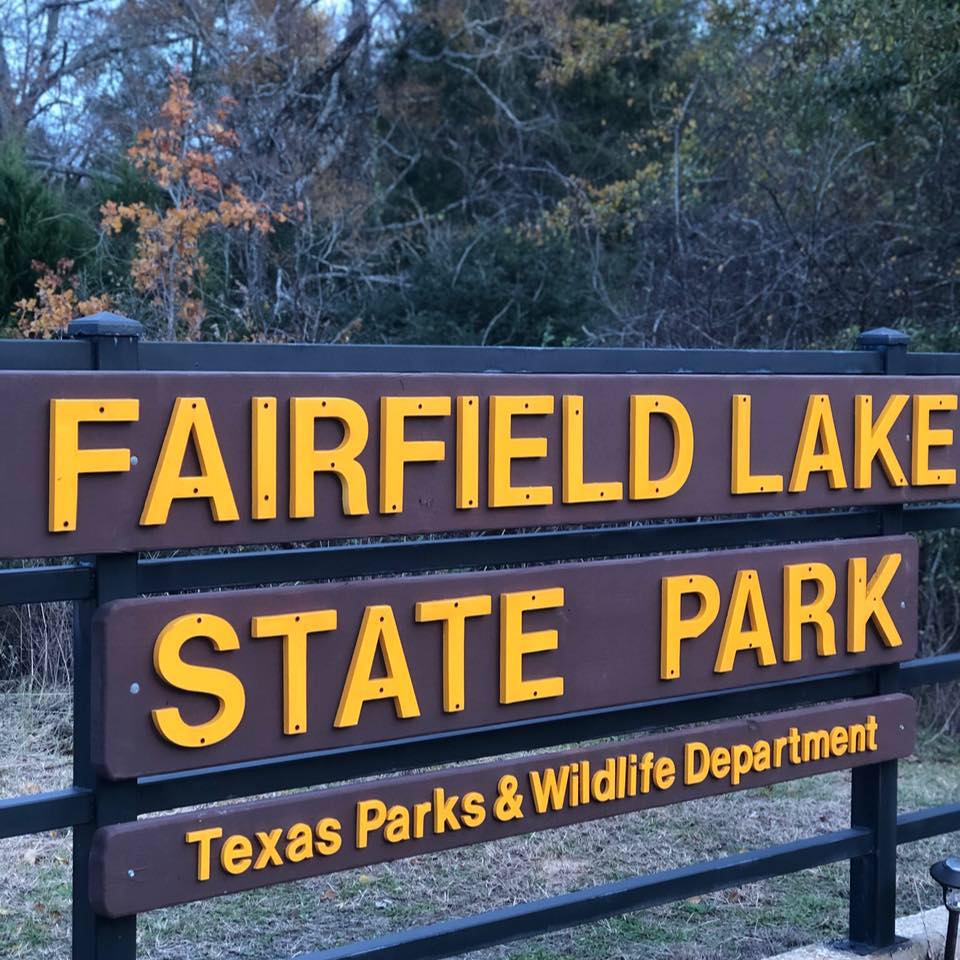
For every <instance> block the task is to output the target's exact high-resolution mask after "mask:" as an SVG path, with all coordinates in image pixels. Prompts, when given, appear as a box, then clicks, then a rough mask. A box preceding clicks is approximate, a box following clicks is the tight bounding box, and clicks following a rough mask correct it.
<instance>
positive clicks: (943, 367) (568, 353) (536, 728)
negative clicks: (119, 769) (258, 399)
mask: <svg viewBox="0 0 960 960" xmlns="http://www.w3.org/2000/svg"><path fill="white" fill-rule="evenodd" d="M128 323H129V322H128ZM137 329H138V328H137V325H136V324H130V325H129V326H125V325H124V324H122V323H121V324H120V325H119V326H115V327H109V328H103V327H100V328H98V327H96V326H95V325H93V326H91V325H90V324H82V325H80V329H79V332H80V333H81V336H80V338H79V339H76V340H66V341H54V342H35V341H0V369H6V370H60V371H62V370H91V369H99V370H109V369H113V370H118V369H126V370H130V369H138V368H139V369H144V370H167V371H169V370H204V371H214V372H215V371H223V372H226V371H240V370H256V371H261V372H263V371H267V372H270V371H276V372H284V371H286V372H306V371H319V370H322V371H339V372H347V371H364V372H416V371H431V370H435V369H437V368H442V369H444V370H447V371H453V372H486V371H498V372H510V373H559V372H578V373H608V374H618V373H691V372H692V373H727V374H748V373H750V374H768V373H770V374H772V373H777V374H802V375H816V374H821V375H826V374H831V375H863V374H874V375H876V374H883V373H890V374H893V373H896V374H909V375H925V376H930V375H952V376H957V375H960V354H926V355H924V354H910V353H908V352H907V351H906V339H905V338H904V337H902V336H901V335H898V334H894V333H892V332H889V331H887V332H872V333H870V334H865V335H864V336H863V337H862V338H861V347H862V349H860V350H856V351H829V352H827V351H803V352H801V351H735V350H716V351H705V350H694V351H686V350H684V351H681V350H629V349H614V350H579V349H574V350H528V349H520V348H516V349H515V348H473V347H470V348H462V347H419V346H418V347H386V346H382V347H381V346H370V347H363V346H351V347H341V346H325V345H321V346H300V345H298V346H274V345H241V344H166V343H139V342H138V339H137V336H136V333H137ZM958 526H960V505H958V504H933V505H923V506H910V507H905V508H900V507H895V508H889V507H888V508H883V509H853V510H843V511H836V512H831V511H816V512H807V513H800V514H796V515H786V516H784V515H780V516H761V517H748V518H738V519H725V518H717V519H709V520H703V521H698V522H683V523H649V524H641V525H620V526H609V527H591V528H572V529H571V528H565V529H557V530H543V531H530V532H524V533H517V532H510V533H499V534H497V533H489V534H484V535H478V536H470V537H464V536H454V537H446V538H433V539H421V540H408V541H401V542H396V541H390V542H374V543H361V544H337V545H323V544H319V545H311V546H305V547H295V548H294V547H285V548H282V549H276V550H264V549H257V550H251V551H242V552H234V553H220V554H197V555H186V556H163V557H157V558H145V557H137V556H136V555H129V554H126V555H117V556H98V557H92V558H78V559H77V560H76V561H75V562H72V563H57V564H50V565H39V566H38V565H33V566H23V567H8V568H7V569H3V570H0V605H8V604H25V603H48V602H53V601H70V602H73V603H74V605H75V611H76V616H75V623H76V626H75V636H74V645H75V646H74V665H75V679H74V785H73V786H72V787H70V788H67V789H65V790H59V791H54V792H50V793H44V794H37V795H32V796H22V797H13V798H7V799H2V800H0V837H10V836H17V835H22V834H28V833H34V832H40V831H46V830H53V829H58V828H72V829H73V832H74V885H73V904H74V906H73V911H74V912H73V931H74V954H73V955H74V957H75V958H84V960H134V958H135V956H136V920H135V918H126V919H121V920H106V919H104V918H102V917H99V916H97V915H96V914H94V913H93V912H92V910H91V908H90V905H89V901H88V895H87V876H86V865H87V853H88V850H89V844H90V841H91V838H92V835H93V832H94V830H95V829H96V828H97V827H98V826H101V825H104V824H108V823H117V822H123V821H125V820H133V819H135V818H136V817H137V816H138V815H140V814H144V813H150V812H155V811H160V810H166V809H170V808H173V807H179V806H186V805H190V804H199V803H207V802H213V801H218V800H225V799H230V798H236V797H243V796H248V795H251V794H256V793H262V792H265V791H267V790H269V791H277V790H288V789H295V788H301V787H305V786H308V785H318V784H325V783H330V782H333V781H336V780H347V779H353V778H358V777H364V776H368V775H371V774H374V773H376V774H380V773H383V772H388V771H404V770H410V769H414V768H422V767H425V766H430V765H435V764H444V763H448V762H450V761H453V760H457V761H462V760H466V759H472V758H478V757H483V756H489V755H492V754H498V753H501V752H503V745H504V743H505V742H508V743H509V745H510V750H511V751H515V750H534V749H540V748H544V747H549V746H555V745H557V744H563V743H569V742H574V741H581V740H585V739H594V738H603V737H611V736H617V735H621V734H626V733H631V732H636V731H640V730H654V729H657V728H662V727H667V726H672V725H677V724H680V723H684V724H685V723H698V722H705V721H710V720H716V719H720V718H725V717H731V716H736V715H739V714H743V713H753V712H761V711H765V710H773V709H786V708H790V707H794V706H800V705H803V704H811V703H816V702H819V701H824V700H830V699H839V698H849V697H865V696H871V695H874V694H877V693H886V692H893V691H895V690H911V689H914V688H916V687H919V686H923V685H927V684H932V683H941V682H947V681H954V680H958V679H960V653H955V654H948V655H944V656H939V657H930V658H926V659H921V660H916V661H913V662H911V663H908V664H905V665H903V666H902V667H893V668H890V667H886V668H880V669H875V670H873V671H856V672H845V673H836V674H831V675H827V676H820V677H816V678H812V679H804V680H794V681H789V682H782V683H777V684H768V685H764V686H757V687H750V688H744V689H735V690H730V691H725V692H720V693H711V694H706V695H698V696H690V697H683V698H676V699H672V700H665V701H662V702H656V703H639V704H628V705H626V706H619V707H614V708H608V709H604V710H600V711H592V712H586V713H570V714H566V715H561V716H557V717H552V718H549V719H541V720H536V721H525V722H520V723H511V724H501V725H499V726H495V727H487V728H483V729H478V730H467V731H463V732H456V733H447V734H442V735H433V736H424V737H418V738H411V739H408V740H404V741H394V742H392V743H390V744H387V745H382V744H381V745H377V744H374V745H370V746H361V747H352V748H346V749H339V750H329V751H324V752H320V753H313V754H301V755H295V756H290V757H284V758H280V759H270V760H262V761H256V762H252V763H242V764H232V765H229V766H220V767H213V768H209V769H204V770H200V771H190V772H187V773H179V774H171V775H162V776H154V777H144V778H141V779H139V780H136V781H122V782H110V781H106V780H102V779H101V778H99V777H98V776H97V775H96V773H95V771H94V770H93V768H92V766H91V764H90V758H89V739H90V724H91V702H90V693H91V691H90V668H91V664H90V657H91V655H90V649H89V634H90V620H91V617H92V615H93V613H94V611H95V610H96V608H97V607H98V606H99V605H100V604H102V603H104V602H106V601H107V600H110V599H116V598H120V597H134V596H140V595H148V594H157V593H168V592H170V593H173V592H178V591H190V590H199V589H206V588H211V587H218V588H219V587H224V586H248V585H253V584H271V583H283V582H288V581H307V580H310V581H313V580H324V579H334V578H335V579H344V578H349V577H361V576H365V577H368V576H380V575H389V574H398V573H411V572H417V573H425V572H429V571H439V570H453V569H462V568H466V567H479V566H500V565H514V566H515V565H518V564H525V563H553V562H560V561H565V560H573V559H578V560H582V559H594V558H600V557H624V556H630V555H640V554H652V553H663V552H673V551H686V550H701V549H710V548H721V547H732V546H744V545H757V544H764V543H776V542H784V541H812V540H821V539H831V538H841V537H842V538H849V537H863V536H878V535H881V534H888V533H894V532H901V531H902V532H922V531H932V530H945V529H952V528H955V527H958ZM852 779H853V787H852V791H851V828H850V829H848V830H843V831H838V832H834V833H829V834H826V835H822V836H818V837H813V838H808V839H804V840H800V841H797V842H795V843H790V844H784V845H780V846H773V847H768V848H766V849H763V850H758V851H752V852H749V853H744V854H739V855H737V856H734V857H727V858H724V859H720V860H714V861H708V862H704V863H699V864H695V865H692V866H689V867H684V868H682V869H679V870H672V871H669V872H665V873H658V874H654V875H651V876H644V877H634V878H630V879H627V880H623V881H619V882H617V883H610V884H604V885H601V886H596V887H592V888H588V889H585V890H581V891H577V892H575V893H571V894H566V895H563V896H558V897H551V898H548V899H544V900H540V901H535V902H531V903H525V904H521V905H518V906H514V907H509V908H506V909H502V910H495V911H490V912H486V913H482V914H479V915H477V916H474V917H469V918H460V919H455V920H450V921H446V922H444V923H441V924H436V925H433V926H428V927H423V928H419V929H411V930H406V931H403V932H401V933H398V934H393V935H390V936H386V937H382V938H379V939H377V940H373V941H367V942H364V943H358V944H353V945H350V946H346V947H341V948H337V949H334V950H327V951H323V952H320V953H316V954H311V955H310V957H311V958H312V960H346V958H356V960H359V958H365V960H373V958H387V957H389V958H391V960H402V958H414V957H416V958H426V957H446V956H450V955H452V954H456V953H463V952H467V951H470V950H474V949H478V948H480V947H484V946H490V945H493V944H498V943H503V942H506V941H508V940H512V939H516V938H519V937H525V936H531V935H534V934H539V933H544V932H547V931H549V930H554V929H559V928H561V927H568V926H573V925H576V924H580V923H585V922H589V921H591V920H595V919H598V918H601V917H606V916H610V915H613V914H617V913H623V912H625V911H628V910H636V909H639V908H642V907H647V906H652V905H655V904H663V903H668V902H670V901H672V900H676V899H680V898H685V897H689V896H691V895H693V894H699V893H706V892H710V891H713V890H718V889H722V888H724V887H728V886H732V885H737V884H742V883H746V882H750V881H755V880H760V879H763V878H766V877H773V876H777V875H781V874H785V873H791V872H794V871H798V870H803V869H807V868H810V867H816V866H820V865H824V864H828V863H833V862H837V861H839V860H846V859H849V860H850V861H851V917H850V931H851V939H852V940H853V941H855V942H858V943H863V944H868V945H872V946H888V945H889V944H891V943H892V942H893V924H894V919H895V916H894V906H895V905H894V899H893V897H894V894H895V869H896V846H897V844H900V843H909V842H913V841H916V840H920V839H923V838H926V837H931V836H935V835H938V834H942V833H947V832H950V831H954V830H960V803H956V804H948V805H945V806H940V807H934V808H929V809H926V810H919V811H914V812H911V813H906V814H901V815H900V816H899V817H897V813H896V762H895V761H889V762H887V763H883V764H874V765H872V766H868V767H864V768H861V769H858V770H855V771H853V774H852Z"/></svg>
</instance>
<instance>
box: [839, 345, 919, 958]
mask: <svg viewBox="0 0 960 960" xmlns="http://www.w3.org/2000/svg"><path fill="white" fill-rule="evenodd" d="M908 342H909V337H907V336H906V334H903V333H901V332H900V331H899V330H890V329H887V328H881V329H878V330H868V331H865V332H864V333H862V334H860V337H859V339H858V341H857V346H858V347H859V348H860V349H861V350H877V351H879V352H880V353H881V355H882V357H883V372H884V373H885V374H887V375H888V376H897V375H902V374H903V373H904V371H905V369H906V355H907V344H908ZM881 532H882V533H883V534H895V533H903V507H902V506H900V505H895V506H890V507H884V508H883V510H882V515H881ZM899 669H900V667H899V664H895V665H893V666H889V667H882V668H880V669H878V670H876V671H875V677H876V690H875V692H876V693H878V694H880V693H894V692H895V691H897V690H898V689H899V677H898V672H899ZM850 825H851V826H852V827H865V828H867V829H868V830H870V832H871V834H872V836H873V849H872V851H871V852H870V853H868V854H866V855H865V856H861V857H854V858H853V859H852V860H851V861H850V942H851V943H852V944H854V945H857V946H864V947H871V948H884V947H889V946H892V945H893V944H894V943H895V942H896V929H895V928H896V920H897V761H896V760H888V761H885V762H884V763H876V764H872V765H870V766H867V767H859V768H857V769H856V770H854V771H853V772H852V775H851V786H850Z"/></svg>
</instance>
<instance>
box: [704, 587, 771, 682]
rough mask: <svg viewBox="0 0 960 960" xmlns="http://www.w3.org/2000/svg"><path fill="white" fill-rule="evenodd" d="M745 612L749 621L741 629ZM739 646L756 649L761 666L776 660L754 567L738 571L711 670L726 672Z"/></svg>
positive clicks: (766, 665)
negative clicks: (747, 624)
mask: <svg viewBox="0 0 960 960" xmlns="http://www.w3.org/2000/svg"><path fill="white" fill-rule="evenodd" d="M744 616H746V617H747V618H748V619H749V621H750V626H749V627H748V628H747V629H746V630H744V629H743V623H744ZM741 650H756V651H757V663H759V664H760V666H761V667H771V666H773V665H774V664H775V663H776V662H777V655H776V653H774V650H773V638H772V637H771V636H770V624H769V623H768V622H767V610H766V607H764V605H763V593H762V592H761V590H760V578H759V577H758V576H757V571H756V570H738V571H737V576H736V579H735V580H734V582H733V595H732V596H731V597H730V607H729V608H728V609H727V619H726V620H725V621H724V623H723V635H722V636H721V637H720V649H719V650H718V651H717V660H716V663H715V664H714V667H713V672H714V673H729V672H730V671H731V670H732V669H733V661H734V659H736V656H737V654H738V653H739V652H740V651H741Z"/></svg>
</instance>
